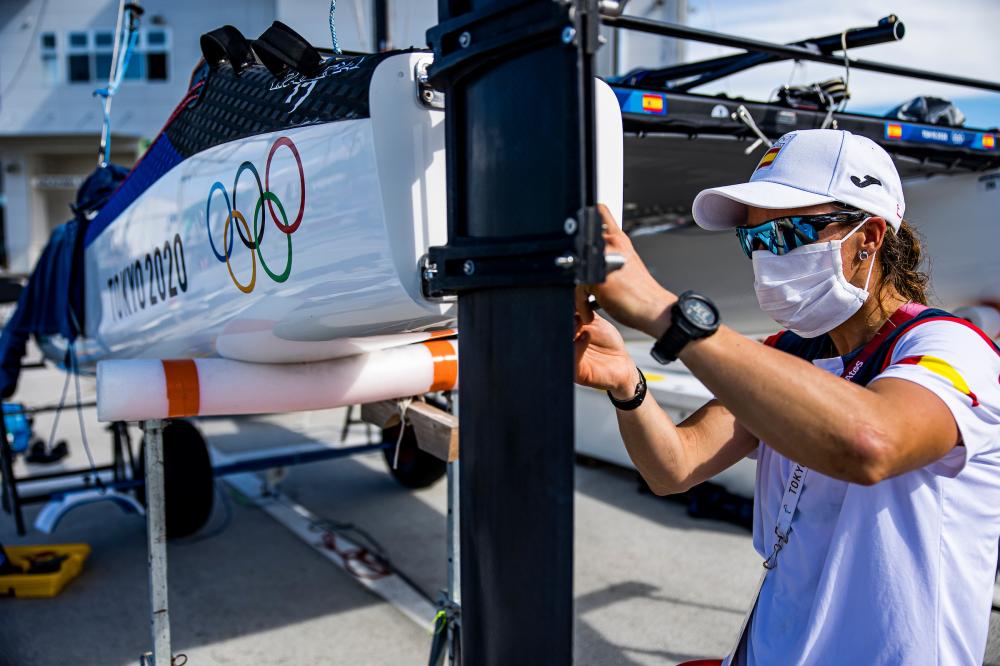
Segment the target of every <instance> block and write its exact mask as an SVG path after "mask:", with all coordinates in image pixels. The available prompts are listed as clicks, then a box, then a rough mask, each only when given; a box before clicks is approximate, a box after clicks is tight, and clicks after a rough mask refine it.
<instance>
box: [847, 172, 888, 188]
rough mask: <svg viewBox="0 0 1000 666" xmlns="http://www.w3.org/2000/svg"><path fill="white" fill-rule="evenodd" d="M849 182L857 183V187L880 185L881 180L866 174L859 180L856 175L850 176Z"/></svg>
mask: <svg viewBox="0 0 1000 666" xmlns="http://www.w3.org/2000/svg"><path fill="white" fill-rule="evenodd" d="M851 182H852V183H854V184H855V185H857V186H858V187H868V186H869V185H878V186H881V185H882V181H881V180H879V179H878V178H875V177H874V176H868V175H866V176H865V179H864V180H861V179H860V178H858V177H857V176H851Z"/></svg>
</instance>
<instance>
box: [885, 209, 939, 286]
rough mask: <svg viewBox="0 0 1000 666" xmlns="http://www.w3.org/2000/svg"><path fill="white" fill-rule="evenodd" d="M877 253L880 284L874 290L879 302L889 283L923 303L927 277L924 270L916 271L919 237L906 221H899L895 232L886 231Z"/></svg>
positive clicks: (919, 255)
mask: <svg viewBox="0 0 1000 666" xmlns="http://www.w3.org/2000/svg"><path fill="white" fill-rule="evenodd" d="M877 256H878V262H879V269H880V270H881V272H882V284H881V285H880V287H879V293H878V300H879V304H880V305H881V303H882V295H883V293H884V291H885V289H886V288H887V287H889V286H890V285H891V286H892V287H893V288H895V290H896V291H897V292H898V293H899V295H900V296H902V297H903V298H907V299H909V300H911V301H913V302H915V303H921V304H923V305H926V304H927V280H928V278H927V273H926V272H924V271H922V270H920V269H921V265H920V261H921V248H920V236H919V235H918V234H917V232H916V230H915V229H914V228H913V227H912V226H910V224H909V223H908V222H907V221H906V220H903V223H902V224H901V225H900V227H899V230H898V231H896V232H895V233H893V232H892V230H887V233H886V234H885V237H884V240H883V241H882V247H881V248H879V251H878V255H877Z"/></svg>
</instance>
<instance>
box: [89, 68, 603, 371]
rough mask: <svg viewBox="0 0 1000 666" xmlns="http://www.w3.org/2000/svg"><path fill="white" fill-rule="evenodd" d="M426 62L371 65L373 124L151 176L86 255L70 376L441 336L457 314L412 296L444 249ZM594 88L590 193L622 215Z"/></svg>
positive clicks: (333, 125)
mask: <svg viewBox="0 0 1000 666" xmlns="http://www.w3.org/2000/svg"><path fill="white" fill-rule="evenodd" d="M429 60H430V56H429V55H428V54H425V53H424V54H421V53H408V54H402V55H396V56H391V57H388V58H386V59H384V60H383V61H382V62H380V63H379V64H378V65H377V67H376V68H375V69H374V72H373V73H372V75H371V82H370V88H369V90H368V95H369V99H368V108H369V109H370V117H364V118H355V119H346V120H338V121H335V122H326V123H322V124H314V125H310V126H306V127H296V128H289V129H282V130H280V131H274V132H268V133H262V134H258V135H254V136H250V137H247V138H241V139H239V140H237V141H231V142H227V143H222V144H220V145H215V146H212V147H210V148H208V149H206V150H201V151H199V152H197V153H195V154H193V155H191V156H189V157H187V158H186V159H184V160H183V161H182V162H181V163H180V164H178V165H177V166H176V167H174V168H172V169H170V170H169V171H167V172H166V173H165V174H163V175H162V176H161V177H159V179H158V180H156V181H155V182H154V183H153V184H152V185H150V186H149V187H148V189H146V190H145V191H144V192H143V193H142V195H141V196H140V197H138V198H137V199H136V200H135V201H134V202H132V203H131V205H129V206H128V207H127V208H126V209H125V210H124V211H123V212H122V213H121V214H120V215H119V216H118V217H117V218H116V219H114V221H113V222H112V223H111V224H108V225H107V226H106V228H104V229H103V230H102V231H101V232H100V233H99V234H97V235H96V236H95V237H93V238H92V239H91V240H90V242H89V244H88V245H87V248H86V304H87V307H86V331H87V338H88V339H87V340H85V341H83V343H81V345H80V346H79V347H78V349H77V352H78V356H80V357H81V361H82V363H83V364H84V365H86V364H87V363H88V362H93V361H96V360H100V359H109V358H199V357H211V356H221V357H223V358H228V359H233V360H239V361H247V362H253V363H287V362H313V361H321V360H326V359H331V358H339V357H343V356H349V355H352V354H358V353H365V352H370V351H377V350H380V349H386V348H390V347H394V346H400V345H404V344H411V343H413V342H415V341H419V340H420V339H422V338H420V337H419V335H418V337H416V338H415V337H414V335H416V334H420V333H421V332H426V331H430V330H436V329H441V328H444V327H448V326H451V325H453V323H454V321H455V306H454V303H453V302H441V301H431V300H428V299H426V298H424V296H423V293H422V291H421V270H420V261H421V258H422V257H423V255H424V254H425V253H426V251H427V248H428V247H429V246H431V245H443V244H445V243H446V242H447V208H446V169H445V150H444V141H445V139H444V112H443V111H442V110H440V109H435V108H431V107H429V106H426V105H425V104H423V103H422V102H421V101H420V100H419V99H418V92H419V88H418V84H417V81H416V71H417V67H418V65H419V64H421V63H423V62H428V61H429ZM243 76H244V77H245V76H246V74H244V75H243ZM333 76H335V74H334V75H330V76H328V77H326V78H327V79H330V78H331V77H333ZM324 80H326V79H324ZM211 83H212V81H211V79H210V80H209V84H211ZM300 88H301V90H303V91H305V92H301V91H300ZM597 88H598V90H597V101H598V130H597V134H598V153H599V158H600V160H601V164H602V166H601V168H600V170H599V171H600V173H599V177H598V189H599V194H600V196H601V198H602V200H604V201H606V202H608V203H609V205H610V206H611V207H612V210H614V211H615V212H616V214H618V215H620V213H621V209H622V171H623V168H622V130H621V112H620V109H619V107H618V104H617V101H616V98H615V96H614V94H613V93H612V92H611V90H610V88H608V86H607V85H606V84H604V83H603V82H600V81H598V82H597ZM310 90H311V89H309V88H306V87H304V84H303V85H300V86H299V87H298V88H294V89H293V90H292V92H291V93H290V94H289V95H288V101H289V103H293V102H295V101H297V100H299V97H298V96H300V95H303V94H305V95H308V94H309V91H310Z"/></svg>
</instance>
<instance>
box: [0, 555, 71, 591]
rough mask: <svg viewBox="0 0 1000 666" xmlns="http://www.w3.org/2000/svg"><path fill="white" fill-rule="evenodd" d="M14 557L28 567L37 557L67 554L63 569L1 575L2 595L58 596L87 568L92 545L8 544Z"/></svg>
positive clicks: (21, 564) (12, 559) (13, 559)
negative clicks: (86, 561)
mask: <svg viewBox="0 0 1000 666" xmlns="http://www.w3.org/2000/svg"><path fill="white" fill-rule="evenodd" d="M4 550H5V551H7V555H8V556H9V557H10V559H11V561H12V562H13V563H14V564H16V565H18V566H20V567H21V568H22V569H27V567H28V565H29V564H30V563H31V561H32V560H33V559H36V558H45V559H48V558H49V557H50V556H52V555H53V554H54V555H55V556H57V557H58V556H62V555H65V556H66V559H65V560H63V562H62V564H61V566H60V567H59V571H55V572H53V573H45V574H9V575H7V576H0V597H4V596H13V597H21V598H22V599H27V598H35V599H42V598H49V597H54V596H56V595H57V594H59V592H61V591H62V589H63V588H64V587H66V583H68V582H70V581H71V580H73V579H74V578H76V577H77V576H78V575H79V574H80V571H81V570H83V561H84V560H85V559H87V556H88V555H90V546H88V545H87V544H85V543H61V544H50V545H44V546H4Z"/></svg>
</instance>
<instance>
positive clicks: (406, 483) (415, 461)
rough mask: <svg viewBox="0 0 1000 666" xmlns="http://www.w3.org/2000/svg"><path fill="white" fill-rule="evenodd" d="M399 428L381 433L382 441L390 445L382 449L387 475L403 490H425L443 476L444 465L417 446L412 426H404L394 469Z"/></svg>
mask: <svg viewBox="0 0 1000 666" xmlns="http://www.w3.org/2000/svg"><path fill="white" fill-rule="evenodd" d="M399 428H400V426H398V425H397V426H393V427H391V428H386V429H384V430H383V431H382V441H383V442H384V443H387V444H391V445H392V446H389V447H387V448H384V449H382V454H383V455H384V456H385V463H386V466H388V468H389V473H390V474H392V476H393V478H394V479H396V481H397V482H398V483H399V485H401V486H403V487H405V488H413V489H417V488H426V487H427V486H429V485H431V484H433V483H434V482H435V481H437V480H438V479H440V478H441V477H442V476H444V473H445V472H446V471H447V467H446V463H445V462H444V461H443V460H438V459H437V458H435V457H434V456H432V455H431V454H429V453H427V452H426V451H423V450H421V449H420V447H418V446H417V435H416V433H414V431H413V427H412V426H406V432H405V433H403V440H402V441H401V442H400V443H399V457H398V461H397V465H396V468H395V469H393V466H392V463H393V460H394V459H396V441H397V440H398V439H399Z"/></svg>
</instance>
